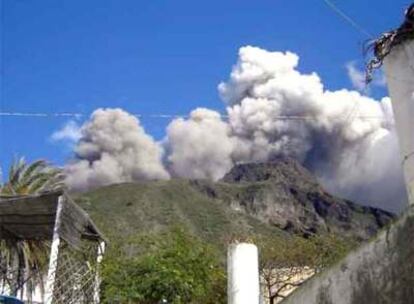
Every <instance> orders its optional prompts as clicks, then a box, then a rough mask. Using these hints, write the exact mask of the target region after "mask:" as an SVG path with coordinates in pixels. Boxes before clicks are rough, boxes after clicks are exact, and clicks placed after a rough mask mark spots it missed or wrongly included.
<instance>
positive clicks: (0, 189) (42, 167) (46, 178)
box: [0, 158, 65, 302]
mask: <svg viewBox="0 0 414 304" xmlns="http://www.w3.org/2000/svg"><path fill="white" fill-rule="evenodd" d="M64 188H65V185H64V175H63V172H62V170H61V169H58V168H54V167H52V166H50V165H49V164H48V163H47V162H46V161H44V160H37V161H35V162H33V163H31V164H29V163H27V162H26V161H25V159H24V158H20V159H18V160H15V161H14V162H13V164H12V165H11V166H10V169H9V174H8V179H7V181H6V182H5V183H4V184H3V185H0V197H13V196H20V195H32V194H40V193H44V192H48V191H54V190H62V189H64ZM49 250H50V242H47V241H44V240H43V241H41V240H18V241H16V242H11V241H4V240H3V241H1V242H0V259H1V260H0V262H1V264H2V265H1V266H3V267H4V266H6V268H8V269H10V268H11V269H13V268H14V269H16V268H17V269H18V271H17V272H15V273H11V281H9V282H8V285H9V286H10V287H11V289H12V290H10V291H11V293H12V294H14V295H17V291H18V290H20V292H21V293H20V297H22V296H23V288H22V287H23V286H26V291H27V299H28V301H29V302H31V295H32V294H33V291H34V288H35V287H36V286H38V287H39V288H40V290H41V293H42V294H43V279H44V275H45V271H47V264H48V253H49ZM2 271H3V279H4V277H5V276H4V273H5V272H6V276H7V271H5V270H4V269H2ZM6 279H7V278H6ZM2 283H3V286H4V283H6V282H2Z"/></svg>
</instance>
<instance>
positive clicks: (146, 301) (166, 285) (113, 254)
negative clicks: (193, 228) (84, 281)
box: [102, 229, 226, 304]
mask: <svg viewBox="0 0 414 304" xmlns="http://www.w3.org/2000/svg"><path fill="white" fill-rule="evenodd" d="M111 247H112V248H111V249H110V251H109V252H108V253H107V255H106V257H105V259H104V262H103V276H102V277H103V285H102V293H103V295H102V298H103V301H104V303H139V304H157V303H169V304H184V303H186V304H190V303H204V304H213V303H217V304H218V303H225V302H226V277H225V273H224V269H223V267H222V265H221V263H220V259H219V258H218V255H217V253H216V251H215V250H214V248H212V247H210V246H209V245H207V244H205V243H203V242H202V241H200V240H199V239H197V238H195V237H193V236H191V235H189V234H188V233H186V232H185V231H184V230H182V229H173V230H172V231H169V232H167V233H161V234H154V233H150V234H145V235H141V236H139V237H135V238H133V239H129V240H122V242H121V243H117V244H112V246H111Z"/></svg>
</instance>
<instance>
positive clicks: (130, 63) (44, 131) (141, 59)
mask: <svg viewBox="0 0 414 304" xmlns="http://www.w3.org/2000/svg"><path fill="white" fill-rule="evenodd" d="M333 2H334V3H335V4H336V5H337V6H338V7H340V8H341V9H342V10H343V11H345V12H346V13H347V14H348V15H349V16H351V17H352V18H353V19H354V20H356V21H357V22H358V23H359V24H360V25H361V26H362V27H363V28H364V29H366V30H367V31H369V32H371V33H373V35H378V34H379V33H381V32H383V31H384V30H388V29H391V28H394V27H396V26H398V25H399V24H400V22H401V19H402V12H403V9H404V7H406V6H407V5H408V4H409V3H410V2H411V1H403V0H382V1H375V6H373V5H372V1H360V0H359V1H358V0H333ZM0 3H1V28H0V31H1V32H0V33H1V57H0V58H1V87H0V107H1V109H0V110H1V112H45V113H54V112H80V113H83V114H84V115H85V116H84V118H87V117H88V116H89V114H90V113H91V112H92V111H93V110H94V109H96V108H99V107H121V108H124V109H126V110H127V111H129V112H132V113H136V114H141V115H143V116H144V118H143V119H142V123H143V125H144V127H145V128H146V130H147V131H148V132H149V133H150V134H152V135H153V136H154V137H156V138H157V139H161V138H162V137H163V135H164V129H165V126H166V124H167V123H168V122H169V121H168V120H167V119H163V118H149V117H148V115H151V114H160V113H162V114H186V113H188V112H189V111H191V110H192V109H194V108H196V107H199V106H202V107H208V108H212V109H216V110H219V111H224V105H223V103H222V102H221V101H220V99H219V97H218V93H217V85H218V83H219V82H220V81H222V80H226V79H227V78H228V75H229V72H230V69H231V66H232V65H233V64H234V63H235V62H236V59H237V50H238V48H239V47H241V46H244V45H254V46H259V47H261V48H265V49H268V50H274V51H285V50H290V51H293V52H295V53H297V54H299V55H300V58H301V62H300V70H301V71H303V72H311V71H316V72H317V73H318V74H319V75H320V76H321V78H322V79H323V82H324V84H325V86H326V87H327V88H328V89H331V90H334V89H339V88H344V87H345V88H351V87H352V85H351V82H350V80H349V78H348V76H347V72H346V69H345V65H346V63H347V62H350V61H353V60H357V61H359V63H362V61H363V56H362V45H363V43H364V42H365V40H366V39H367V37H365V36H364V35H363V34H362V33H360V32H359V31H357V30H356V29H355V28H353V27H352V26H351V25H350V24H349V23H346V22H345V21H344V20H343V19H341V18H340V17H339V16H338V15H337V14H335V13H334V12H333V11H332V10H331V9H330V8H329V7H328V6H327V5H326V4H325V3H324V1H323V0H290V1H287V0H272V1H267V0H262V1H260V0H259V1H243V0H238V1H235V0H234V1H233V0H220V1H217V0H210V1H157V0H151V1H134V0H121V1H120V0H87V1H85V0H58V1H56V0H0ZM372 93H373V95H375V96H378V97H379V96H383V95H386V94H387V93H386V91H385V90H384V89H380V88H377V89H376V90H374V91H373V92H372ZM145 116H147V117H145ZM81 121H82V120H81ZM66 122H67V118H65V117H48V118H43V117H37V118H33V117H32V118H30V117H5V116H0V164H1V166H2V167H3V168H5V167H7V166H8V164H9V163H10V161H11V160H12V158H13V156H15V155H19V156H26V158H28V159H29V160H32V159H37V158H46V159H48V160H51V161H53V162H54V163H56V164H63V163H64V162H65V160H67V159H68V158H69V157H70V150H68V149H67V147H66V146H65V145H63V144H57V143H55V142H53V141H51V140H50V135H51V134H52V133H53V132H54V131H55V130H57V129H59V128H60V127H62V125H64V124H65V123H66Z"/></svg>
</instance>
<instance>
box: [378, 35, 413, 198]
mask: <svg viewBox="0 0 414 304" xmlns="http://www.w3.org/2000/svg"><path fill="white" fill-rule="evenodd" d="M384 68H385V74H386V77H387V83H388V89H389V93H390V96H391V100H392V107H393V112H394V118H395V124H396V127H397V134H398V139H399V144H400V151H401V156H402V166H403V169H404V177H405V183H406V186H407V192H408V199H409V203H410V204H414V41H413V40H411V41H405V42H403V43H402V44H401V45H398V46H395V47H394V48H393V49H392V50H391V53H390V54H389V55H388V56H386V57H385V60H384Z"/></svg>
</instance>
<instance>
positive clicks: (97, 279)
mask: <svg viewBox="0 0 414 304" xmlns="http://www.w3.org/2000/svg"><path fill="white" fill-rule="evenodd" d="M104 253H105V242H103V241H102V242H101V243H100V244H99V246H98V255H97V258H96V274H95V286H94V290H93V302H94V303H95V304H99V302H100V300H101V298H100V292H101V290H100V286H101V276H100V273H99V265H100V264H101V262H102V259H103V255H104Z"/></svg>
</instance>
